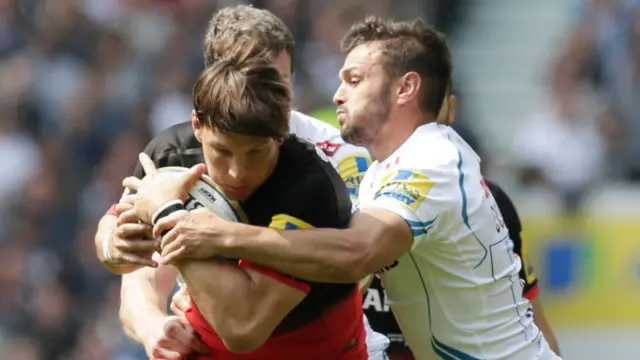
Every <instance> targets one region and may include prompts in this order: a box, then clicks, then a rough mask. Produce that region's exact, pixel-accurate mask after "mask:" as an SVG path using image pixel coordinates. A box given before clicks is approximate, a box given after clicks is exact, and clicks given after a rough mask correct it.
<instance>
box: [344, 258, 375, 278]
mask: <svg viewBox="0 0 640 360" xmlns="http://www.w3.org/2000/svg"><path fill="white" fill-rule="evenodd" d="M368 269H369V266H368V262H367V259H366V257H365V256H364V254H363V255H360V256H357V257H354V258H353V259H352V260H351V261H350V262H349V263H348V264H346V265H345V267H344V269H343V271H342V273H343V274H344V278H343V280H344V282H348V283H357V282H359V281H360V280H362V279H364V278H365V277H367V276H368V275H369V274H371V273H372V272H371V271H369V270H368Z"/></svg>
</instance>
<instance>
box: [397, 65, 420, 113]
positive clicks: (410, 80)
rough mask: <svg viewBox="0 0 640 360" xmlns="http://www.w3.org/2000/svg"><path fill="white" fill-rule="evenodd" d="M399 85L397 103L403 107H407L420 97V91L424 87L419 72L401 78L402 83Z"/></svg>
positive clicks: (411, 72)
mask: <svg viewBox="0 0 640 360" xmlns="http://www.w3.org/2000/svg"><path fill="white" fill-rule="evenodd" d="M398 85H399V86H398V89H397V95H398V100H397V101H398V105H400V106H402V105H406V104H407V103H409V102H410V101H411V100H412V99H414V98H416V97H417V96H418V91H419V90H420V86H421V85H422V79H421V78H420V75H419V74H418V73H417V72H415V71H410V72H408V73H406V74H404V75H403V76H402V77H401V78H400V82H399V84H398Z"/></svg>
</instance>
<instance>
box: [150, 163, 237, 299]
mask: <svg viewBox="0 0 640 360" xmlns="http://www.w3.org/2000/svg"><path fill="white" fill-rule="evenodd" d="M188 170H189V169H187V168H184V167H177V166H175V167H174V166H169V167H163V168H160V169H158V171H159V172H161V173H169V174H175V175H176V176H178V175H181V174H183V173H184V172H185V171H188ZM184 205H185V208H186V209H187V211H191V210H194V209H198V208H202V207H207V208H209V210H211V211H213V212H214V213H215V214H216V215H218V216H220V217H221V218H223V219H225V220H228V221H233V222H245V219H246V217H245V216H244V214H243V212H242V209H241V208H240V206H239V205H238V204H237V203H235V202H232V201H230V200H229V199H227V197H226V196H225V195H224V194H223V193H222V191H221V190H220V189H219V188H218V186H217V185H216V184H215V183H214V182H213V180H212V179H211V178H210V177H209V176H207V175H202V177H201V178H200V180H198V181H197V182H196V183H195V185H193V187H192V188H191V190H189V198H188V199H187V200H186V201H185V203H184ZM221 256H222V257H224V258H227V259H234V257H231V256H227V255H221ZM176 282H177V284H178V286H179V287H182V286H184V285H185V284H184V280H183V279H182V276H181V275H178V278H177V280H176Z"/></svg>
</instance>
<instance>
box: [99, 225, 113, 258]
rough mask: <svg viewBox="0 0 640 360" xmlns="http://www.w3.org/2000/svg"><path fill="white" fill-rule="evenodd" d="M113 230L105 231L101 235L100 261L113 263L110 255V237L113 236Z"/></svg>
mask: <svg viewBox="0 0 640 360" xmlns="http://www.w3.org/2000/svg"><path fill="white" fill-rule="evenodd" d="M113 230H114V229H111V230H109V231H107V233H106V234H104V236H103V237H102V262H103V263H108V264H113V263H115V262H114V260H113V257H112V255H111V239H112V238H113Z"/></svg>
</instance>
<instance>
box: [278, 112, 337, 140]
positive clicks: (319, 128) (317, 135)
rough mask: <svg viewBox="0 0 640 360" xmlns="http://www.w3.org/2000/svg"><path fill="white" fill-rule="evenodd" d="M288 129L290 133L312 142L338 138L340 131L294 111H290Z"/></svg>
mask: <svg viewBox="0 0 640 360" xmlns="http://www.w3.org/2000/svg"><path fill="white" fill-rule="evenodd" d="M289 127H290V130H291V133H293V134H295V135H297V136H299V137H301V138H304V139H308V140H310V141H312V142H316V141H318V140H322V139H328V138H331V137H334V136H337V137H339V136H340V131H339V130H338V129H336V128H334V127H333V126H331V125H329V124H327V123H325V122H324V121H322V120H318V119H316V118H314V117H311V116H309V115H306V114H303V113H301V112H298V111H295V110H292V111H291V117H290V118H289Z"/></svg>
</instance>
